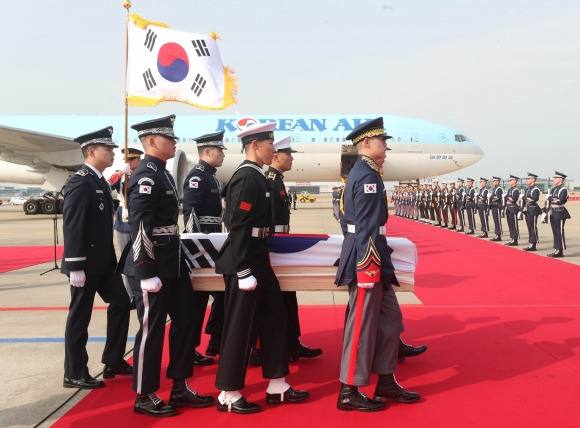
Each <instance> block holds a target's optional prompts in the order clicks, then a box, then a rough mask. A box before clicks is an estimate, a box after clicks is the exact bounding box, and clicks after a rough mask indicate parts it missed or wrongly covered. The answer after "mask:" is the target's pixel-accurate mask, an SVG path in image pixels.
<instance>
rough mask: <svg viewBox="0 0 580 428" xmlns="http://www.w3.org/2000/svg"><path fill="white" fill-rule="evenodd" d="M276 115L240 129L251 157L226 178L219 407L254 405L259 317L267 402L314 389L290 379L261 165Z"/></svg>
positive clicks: (267, 160)
mask: <svg viewBox="0 0 580 428" xmlns="http://www.w3.org/2000/svg"><path fill="white" fill-rule="evenodd" d="M275 127H276V123H264V124H258V125H253V126H250V127H248V128H246V129H244V130H243V131H241V132H240V133H238V138H241V140H242V147H243V149H244V150H245V153H246V160H245V161H244V162H242V164H241V165H240V166H239V167H238V168H237V169H236V171H235V172H234V174H233V176H232V178H231V179H230V181H229V183H228V184H227V185H226V186H225V188H224V191H223V196H224V197H225V212H224V223H225V226H226V228H227V229H228V230H229V234H228V237H227V239H226V241H225V242H224V245H223V247H222V248H221V250H220V252H219V254H218V256H217V258H216V273H218V274H222V275H223V276H224V282H225V286H226V297H225V301H226V309H225V319H224V329H223V332H222V341H221V345H220V359H219V365H218V370H217V376H216V382H215V386H216V387H217V388H218V389H220V390H222V392H221V393H220V395H219V397H218V404H217V410H218V411H220V412H233V413H240V414H245V413H256V412H259V411H260V410H261V407H260V406H259V405H258V404H255V403H250V402H248V401H247V400H246V399H245V398H244V397H243V396H242V394H241V393H240V392H239V390H240V389H242V388H244V386H245V378H246V371H247V367H248V358H249V355H250V343H251V341H252V330H253V327H254V325H255V326H256V327H257V331H258V332H259V336H260V346H261V348H260V356H261V361H262V376H263V377H264V378H266V379H269V385H268V388H267V389H266V403H268V404H279V403H283V402H286V403H296V402H299V401H302V400H305V399H306V398H308V397H309V394H308V392H307V391H296V390H294V389H293V388H291V387H290V385H288V384H287V383H286V382H285V376H287V375H288V374H289V373H290V370H289V368H288V343H287V342H288V341H287V338H286V328H287V316H286V309H285V307H284V300H283V297H282V291H281V290H280V284H279V282H278V279H277V278H276V274H275V273H274V270H273V269H272V265H271V262H270V252H269V236H270V235H271V234H272V232H273V230H272V229H273V216H272V210H271V199H270V198H271V186H270V185H269V182H268V180H267V179H266V176H265V174H264V171H263V169H262V167H263V166H264V165H270V164H271V162H272V158H273V156H274V153H275V151H274V146H273V142H274V128H275Z"/></svg>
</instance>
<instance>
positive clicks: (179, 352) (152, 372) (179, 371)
mask: <svg viewBox="0 0 580 428" xmlns="http://www.w3.org/2000/svg"><path fill="white" fill-rule="evenodd" d="M160 279H161V282H162V284H163V286H162V287H161V289H160V290H159V291H158V292H156V293H152V292H147V291H143V290H142V289H141V281H140V280H139V279H137V278H134V277H129V283H130V284H131V288H132V289H133V293H134V295H135V303H136V305H137V316H138V318H139V324H140V328H139V331H138V332H137V335H136V336H135V348H134V350H133V390H134V391H135V392H137V393H138V394H150V393H153V392H155V391H157V390H158V389H159V377H160V374H161V357H162V355H163V342H164V339H165V327H166V323H167V315H168V314H169V317H170V318H171V325H170V327H169V365H168V367H167V377H168V378H170V379H187V378H189V377H191V376H192V375H193V359H194V352H195V346H194V343H195V329H194V328H193V326H194V323H195V320H196V313H195V312H194V310H193V308H194V307H195V306H196V304H197V302H196V297H195V295H194V293H193V288H192V286H191V281H190V279H189V276H188V275H187V273H184V274H183V275H182V276H181V277H180V278H160Z"/></svg>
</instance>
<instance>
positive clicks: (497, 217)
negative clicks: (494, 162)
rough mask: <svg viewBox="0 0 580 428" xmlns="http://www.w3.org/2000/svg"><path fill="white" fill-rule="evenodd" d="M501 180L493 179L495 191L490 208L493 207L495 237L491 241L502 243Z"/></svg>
mask: <svg viewBox="0 0 580 428" xmlns="http://www.w3.org/2000/svg"><path fill="white" fill-rule="evenodd" d="M500 181H501V178H499V177H495V176H494V177H492V182H493V189H492V190H491V195H490V197H489V206H490V207H491V216H492V218H493V233H494V234H495V236H494V237H493V238H491V239H490V241H501V234H502V227H501V208H502V205H503V189H502V188H501V187H500V185H499V182H500Z"/></svg>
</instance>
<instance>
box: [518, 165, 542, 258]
mask: <svg viewBox="0 0 580 428" xmlns="http://www.w3.org/2000/svg"><path fill="white" fill-rule="evenodd" d="M537 178H538V176H537V175H536V174H531V173H529V172H528V188H527V189H526V192H525V193H524V195H523V197H522V199H523V200H524V203H525V204H526V206H525V217H526V226H527V227H528V236H529V238H528V242H529V244H530V245H528V246H527V247H526V248H524V250H525V251H536V244H537V243H538V242H539V239H538V216H539V215H540V214H541V213H542V209H541V208H540V207H539V205H538V201H539V200H540V196H541V195H542V192H541V191H540V188H539V187H538V186H536V179H537Z"/></svg>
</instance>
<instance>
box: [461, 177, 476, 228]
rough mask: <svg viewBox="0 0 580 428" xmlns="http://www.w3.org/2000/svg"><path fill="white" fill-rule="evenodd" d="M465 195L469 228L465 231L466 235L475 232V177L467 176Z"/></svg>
mask: <svg viewBox="0 0 580 428" xmlns="http://www.w3.org/2000/svg"><path fill="white" fill-rule="evenodd" d="M464 195H465V197H464V200H465V204H464V205H465V211H467V222H468V224H469V230H468V231H467V232H465V234H466V235H473V234H475V208H476V206H475V189H474V188H473V178H469V177H467V189H465V193H464Z"/></svg>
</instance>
